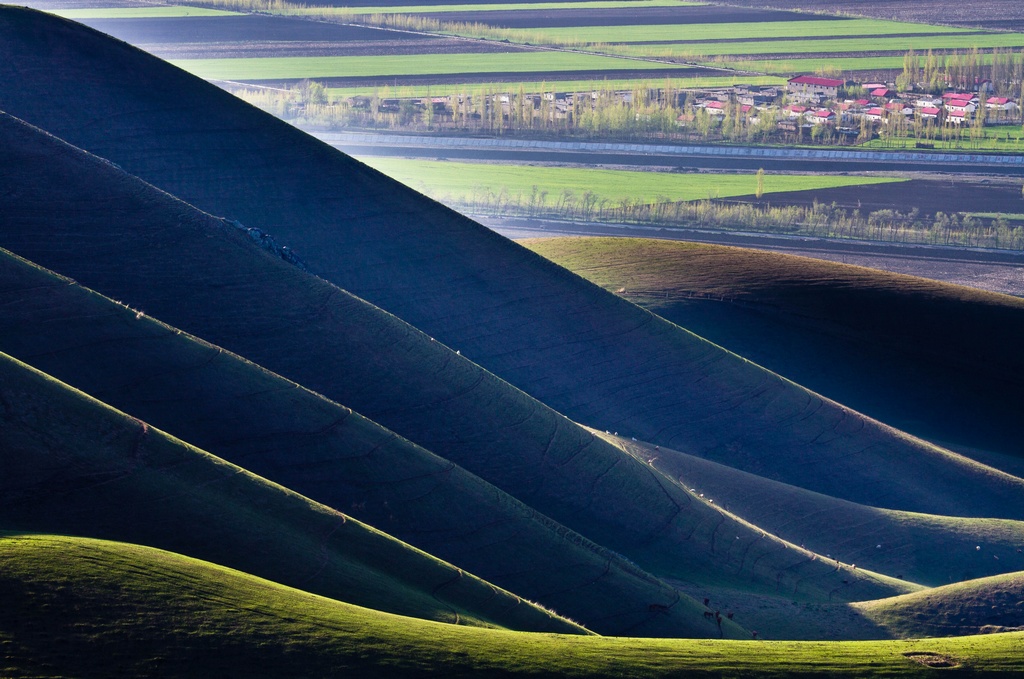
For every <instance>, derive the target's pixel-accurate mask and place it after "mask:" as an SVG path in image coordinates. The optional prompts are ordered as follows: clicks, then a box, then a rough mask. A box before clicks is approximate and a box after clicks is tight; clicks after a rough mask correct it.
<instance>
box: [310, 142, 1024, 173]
mask: <svg viewBox="0 0 1024 679" xmlns="http://www.w3.org/2000/svg"><path fill="white" fill-rule="evenodd" d="M314 135H315V136H316V137H317V138H319V139H321V140H322V141H325V142H327V143H328V144H331V145H332V146H334V147H335V148H338V149H341V150H342V151H345V152H346V153H349V154H351V155H354V156H408V157H421V158H449V159H467V160H469V159H476V160H505V161H522V162H562V163H585V164H594V165H638V166H645V165H646V166H659V167H666V166H668V167H673V166H676V167H695V168H707V169H735V170H741V169H742V170H756V169H758V168H762V167H763V168H764V169H766V170H776V171H778V170H791V171H803V172H807V171H811V172H879V171H883V172H884V171H900V172H944V173H952V174H992V175H1004V176H1005V175H1010V176H1024V154H1021V155H1014V154H992V153H989V154H986V153H972V154H955V153H943V152H923V151H901V152H891V153H889V152H883V151H862V150H849V149H806V148H763V147H756V146H713V145H688V146H683V145H666V144H613V143H599V142H560V141H547V140H529V139H500V138H499V139H494V138H475V137H432V136H425V135H399V134H375V133H362V132H316V133H314Z"/></svg>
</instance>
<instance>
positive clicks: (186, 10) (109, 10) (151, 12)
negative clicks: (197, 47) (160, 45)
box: [50, 5, 238, 21]
mask: <svg viewBox="0 0 1024 679" xmlns="http://www.w3.org/2000/svg"><path fill="white" fill-rule="evenodd" d="M50 14H56V15H57V16H59V17H64V18H65V19H74V20H75V21H80V20H82V19H167V18H177V17H217V16H231V15H235V14H238V12H231V11H227V10H220V9H207V8H205V7H182V6H179V5H170V6H167V7H86V8H81V9H54V10H50Z"/></svg>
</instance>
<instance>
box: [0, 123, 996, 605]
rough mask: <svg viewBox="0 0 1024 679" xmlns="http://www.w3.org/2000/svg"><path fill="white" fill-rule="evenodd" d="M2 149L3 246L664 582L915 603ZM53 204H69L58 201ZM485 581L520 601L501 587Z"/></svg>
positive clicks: (81, 175) (497, 387)
mask: <svg viewBox="0 0 1024 679" xmlns="http://www.w3.org/2000/svg"><path fill="white" fill-rule="evenodd" d="M0 139H3V141H4V142H5V143H4V145H2V146H0V162H9V163H10V165H9V166H10V167H17V168H19V170H18V172H17V173H12V175H11V176H10V177H4V180H6V184H4V183H0V193H3V194H5V195H8V196H12V198H10V199H9V200H7V201H5V202H4V203H0V205H2V207H3V209H4V210H5V214H6V215H7V217H8V218H9V221H8V224H9V227H10V228H8V229H6V230H4V231H3V232H0V245H3V244H8V245H11V246H12V248H13V249H14V250H15V251H17V252H20V253H22V254H25V255H27V256H29V257H31V258H32V259H33V260H37V261H39V262H40V263H41V264H43V265H45V266H49V267H52V268H53V269H54V270H57V271H60V272H61V273H63V274H65V275H70V276H72V277H73V278H75V279H77V280H78V281H79V282H81V283H83V284H86V285H90V286H95V287H96V288H97V289H99V290H100V291H102V292H105V293H107V294H110V295H112V296H114V297H116V298H118V299H121V300H124V301H126V302H128V303H130V304H131V305H132V306H134V307H136V308H139V309H143V310H145V311H146V312H147V313H152V314H153V315H154V316H155V317H157V318H161V319H164V320H167V321H169V322H172V323H173V324H174V325H176V326H178V327H181V328H183V329H185V330H187V331H189V332H193V333H195V334H196V335H198V336H202V337H204V338H205V339H208V340H211V341H214V342H216V343H217V344H220V345H222V346H225V347H226V348H229V349H232V350H237V351H238V352H239V353H240V354H242V355H243V356H245V357H247V358H249V359H250V360H255V361H257V362H259V363H260V364H261V365H264V366H266V367H267V368H270V369H272V370H275V371H277V372H279V373H281V374H284V375H286V376H288V377H291V378H292V379H295V380H296V381H298V382H300V383H302V384H303V385H304V386H307V387H313V388H314V389H316V390H317V391H319V392H321V393H323V394H324V395H326V396H329V397H332V398H334V399H336V400H337V401H340V402H344V403H347V404H359V405H360V406H361V407H360V410H365V409H369V410H370V411H372V412H373V413H374V418H373V419H375V420H381V421H385V422H388V426H389V428H390V429H392V430H393V431H395V432H396V433H399V434H402V435H405V436H408V437H409V438H410V439H413V440H414V441H416V442H417V443H421V444H423V445H424V447H426V448H428V449H429V450H431V451H432V452H435V453H437V454H439V455H442V456H443V457H445V458H447V459H448V460H449V461H450V462H454V463H456V464H458V465H460V466H462V467H463V468H465V469H467V470H468V471H470V472H473V473H474V474H476V475H478V476H480V477H481V478H483V479H484V480H486V481H489V482H490V483H493V484H494V485H495V486H497V487H498V488H501V489H502V490H504V491H505V492H507V493H509V494H510V495H512V496H514V497H515V498H516V499H517V500H519V501H521V502H523V503H525V504H527V505H529V506H530V507H531V508H533V509H535V510H537V511H539V512H541V513H543V514H545V515H547V516H548V517H550V518H552V519H554V520H555V521H558V522H559V523H561V524H562V525H565V526H567V527H568V528H570V529H573V530H575V531H577V532H578V533H579V534H581V535H582V536H584V537H586V538H588V539H589V540H591V541H592V542H594V543H597V544H600V545H602V546H603V547H605V548H608V549H611V550H613V551H614V552H618V553H620V554H624V555H625V556H627V557H628V558H629V559H631V560H633V561H634V562H636V563H637V564H639V565H640V567H641V568H643V569H645V570H647V571H648V572H650V573H652V574H653V575H655V576H658V577H674V578H681V579H689V580H697V581H707V582H719V583H721V584H730V585H732V586H736V587H740V588H756V589H760V590H769V591H776V590H778V589H783V590H786V591H790V592H792V594H793V596H794V597H798V598H809V599H812V600H826V599H833V598H839V599H844V600H852V599H871V598H878V597H880V596H889V595H892V594H895V593H902V592H904V591H907V588H908V585H907V584H906V583H901V582H898V581H895V580H887V579H885V578H882V577H879V576H878V575H875V574H871V573H867V572H862V573H859V574H855V575H856V577H851V576H850V574H849V573H843V572H840V571H837V570H836V569H834V568H831V567H829V566H827V565H825V564H823V563H820V562H815V561H814V560H813V558H812V555H811V554H809V553H806V552H803V551H794V550H792V549H790V548H789V546H788V545H786V544H785V543H783V542H781V541H778V540H766V539H763V536H762V532H761V531H759V530H756V529H754V528H753V527H751V526H749V525H747V524H744V523H742V522H739V521H737V520H736V519H735V518H734V517H730V516H727V515H724V514H723V513H722V512H721V511H719V510H718V509H717V508H714V507H709V506H708V505H707V504H706V503H703V502H700V501H698V500H697V499H696V498H695V497H693V496H692V495H690V494H688V493H687V492H686V491H685V490H683V489H681V488H679V487H678V486H676V485H674V484H672V483H670V482H668V480H667V479H664V478H663V477H662V476H661V475H659V474H658V473H656V472H654V471H653V470H651V469H650V468H649V467H647V466H646V465H644V464H641V463H639V462H638V461H636V460H635V459H633V458H632V457H630V456H628V455H625V454H623V453H622V451H620V450H619V449H617V448H616V447H614V446H612V445H610V444H608V443H606V442H605V441H603V440H601V439H600V438H598V437H595V436H594V435H592V434H591V433H590V432H589V431H586V430H585V429H583V428H582V427H580V426H578V425H577V424H575V423H573V422H572V421H571V420H569V419H567V418H565V417H564V416H562V415H559V414H558V413H556V412H554V411H552V410H551V409H550V408H547V407H546V406H544V405H543V404H541V403H539V402H537V401H535V400H534V399H532V398H530V397H529V396H528V395H526V394H524V393H522V392H521V391H518V390H516V389H514V388H512V387H510V386H509V385H508V384H507V383H505V382H503V381H501V380H500V379H498V378H497V377H495V376H494V375H492V374H490V373H488V372H486V371H484V370H482V369H481V368H480V367H479V366H477V365H476V364H474V363H472V362H470V361H469V360H467V359H466V358H465V357H463V356H460V355H459V354H458V353H456V352H453V351H451V350H450V349H448V348H447V347H445V346H444V345H443V344H441V343H440V342H437V341H435V340H433V339H431V338H429V337H427V336H426V335H424V334H423V333H421V332H419V331H417V330H416V329H415V328H412V327H410V326H409V325H407V324H405V323H403V322H402V321H400V320H398V319H397V318H395V317H394V316H391V315H389V314H387V313H384V312H382V311H381V310H380V309H377V308H376V307H373V306H371V305H369V304H367V303H365V302H363V301H362V300H359V299H358V298H355V297H353V296H351V295H349V294H348V293H345V292H344V291H342V290H339V289H338V288H336V287H334V286H332V285H330V284H329V283H327V282H325V281H323V280H322V279H320V278H317V277H315V276H311V275H310V274H308V273H306V272H304V271H303V270H302V269H301V268H300V267H298V266H294V265H292V264H290V263H287V262H285V261H283V260H282V259H281V257H280V256H278V255H277V254H272V253H271V252H268V251H267V250H266V249H264V248H260V247H257V246H256V245H255V244H254V243H253V242H252V240H251V236H252V233H251V232H250V233H249V235H245V234H243V233H242V231H240V230H239V229H237V228H234V227H228V226H225V224H224V222H223V221H222V220H219V219H215V218H213V217H210V216H209V215H206V214H203V213H200V212H198V211H196V210H194V209H193V208H191V207H190V206H188V205H187V204H185V203H182V202H181V201H178V200H176V199H174V198H173V197H171V196H168V195H167V194H164V193H162V192H159V191H156V190H154V189H153V188H152V187H150V186H148V185H147V184H144V183H143V182H141V181H139V180H138V179H137V178H135V177H132V176H130V175H127V174H125V173H124V172H123V171H121V170H119V169H117V168H116V167H113V166H112V165H110V164H109V163H107V162H104V161H102V160H100V159H98V158H95V157H93V156H89V155H88V154H85V153H83V152H82V151H80V150H78V149H75V148H73V147H70V146H68V145H67V144H65V143H63V142H60V141H59V140H57V139H55V138H53V137H51V136H49V135H45V134H43V133H41V132H39V131H38V130H35V129H34V128H32V127H30V126H28V125H26V124H24V123H22V122H20V121H17V120H15V119H12V118H10V117H9V116H4V115H0ZM44 161H45V162H44ZM0 181H2V180H0ZM51 186H61V187H62V191H61V192H60V194H59V196H54V195H52V192H51V191H50V189H49V187H51ZM125 225H127V227H126V226H125ZM90 327H91V324H90ZM388 473H389V474H390V473H391V472H390V471H389V472H388ZM286 478H287V477H283V476H280V475H279V474H275V478H274V479H273V480H275V481H279V482H282V483H284V482H285V481H286ZM992 490H996V489H995V488H994V487H992ZM996 492H998V491H996ZM314 499H317V500H321V499H322V498H320V497H318V496H317V497H315V498H314ZM726 533H728V534H731V535H733V536H734V538H737V539H734V540H729V541H728V542H727V544H728V545H729V548H728V549H726V550H722V549H721V548H720V547H716V539H717V537H718V536H720V535H722V534H726ZM481 556H482V557H485V558H486V557H487V555H486V554H482V555H481ZM474 563H479V562H474ZM503 567H507V566H506V565H505V564H501V563H492V565H491V568H498V569H501V568H503ZM474 570H475V571H476V572H481V573H484V576H483V577H486V578H487V579H489V580H494V581H497V582H499V583H502V584H503V583H504V580H503V578H502V577H501V575H500V570H499V572H498V573H495V572H494V571H491V570H487V567H486V565H485V564H482V563H481V564H480V568H474ZM844 581H845V582H844ZM652 603H655V602H652ZM648 617H649V616H648ZM588 622H589V621H588Z"/></svg>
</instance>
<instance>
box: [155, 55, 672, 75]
mask: <svg viewBox="0 0 1024 679" xmlns="http://www.w3.org/2000/svg"><path fill="white" fill-rule="evenodd" d="M170 63H172V64H174V65H175V66H178V67H179V68H182V69H184V70H186V71H188V72H189V73H192V74H193V75H196V76H199V77H200V78H206V79H219V80H281V79H287V78H332V77H338V78H341V77H345V78H355V77H362V76H408V75H450V74H458V73H546V72H549V71H608V72H609V73H613V72H615V71H624V70H629V71H645V70H661V71H663V70H666V69H668V70H671V69H672V68H673V67H672V66H671V65H666V64H656V63H650V62H642V61H633V60H623V59H616V58H615V57H605V56H597V55H592V54H575V53H570V52H558V53H552V52H522V51H511V50H510V51H509V52H505V53H500V54H444V55H435V54H392V55H383V56H373V57H256V58H231V59H171V60H170Z"/></svg>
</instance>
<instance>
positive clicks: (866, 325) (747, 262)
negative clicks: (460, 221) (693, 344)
mask: <svg viewBox="0 0 1024 679" xmlns="http://www.w3.org/2000/svg"><path fill="white" fill-rule="evenodd" d="M527 245H528V247H530V248H531V249H532V250H534V251H535V252H537V253H539V254H541V255H544V256H545V257H548V258H550V259H551V260H552V261H554V262H556V263H558V264H561V265H562V266H565V267H567V268H569V269H570V270H572V271H575V272H576V273H579V274H580V275H582V276H584V277H586V278H587V279H588V280H590V281H592V282H594V283H596V284H598V285H600V286H602V287H603V288H605V289H607V290H613V291H614V290H623V291H624V292H623V294H624V295H625V296H626V297H627V298H628V299H630V300H631V301H634V302H636V303H637V304H640V305H642V306H644V307H645V308H647V309H650V310H651V311H653V312H655V313H657V314H659V315H660V316H662V317H664V318H666V319H668V320H670V321H672V322H674V323H678V324H679V325H681V326H683V327H685V328H688V329H690V330H693V331H694V332H696V333H698V334H699V335H701V336H703V337H707V338H708V339H710V340H712V341H714V342H716V343H718V344H721V345H722V346H724V347H726V348H728V349H730V350H732V351H735V352H736V353H738V354H740V355H742V356H746V357H747V358H749V359H751V360H753V361H755V362H756V363H759V364H760V365H763V366H766V367H767V368H770V369H771V370H774V371H776V372H778V373H780V374H782V375H784V376H786V377H788V378H791V379H793V380H794V381H796V382H798V383H800V384H802V385H804V386H806V387H809V388H811V389H813V390H815V391H817V392H818V393H820V394H824V395H825V396H828V397H830V398H833V399H835V400H837V401H839V402H841V403H843V404H845V405H848V406H850V407H853V408H855V409H857V410H860V411H861V412H863V413H866V414H868V415H871V416H873V417H876V418H878V419H880V420H882V421H884V422H886V423H888V424H891V425H893V426H895V427H898V428H901V429H903V430H905V431H908V432H912V433H914V434H917V435H919V436H923V437H925V438H929V439H932V440H935V441H937V442H940V443H941V442H945V443H947V444H958V445H959V446H963V447H965V448H968V449H969V448H984V449H987V450H989V451H994V452H997V453H1002V454H1010V455H1016V456H1018V457H1021V456H1024V419H1022V418H1021V417H1020V413H1019V403H1020V402H1021V401H1022V400H1024V359H1022V357H1021V353H1020V350H1019V349H1020V346H1021V343H1022V342H1024V300H1021V299H1017V298H1015V297H1010V296H1007V295H999V294H995V293H990V292H984V291H980V290H973V289H970V288H965V287H962V286H956V285H950V284H947V283H939V282H936V281H930V280H926V279H923V278H915V277H912V276H903V275H899V274H891V273H885V272H880V271H875V270H871V269H866V268H862V267H855V266H849V265H844V264H838V263H834V262H826V261H821V260H813V259H808V258H804V257H795V256H792V255H783V254H778V253H770V252H762V251H756V250H744V249H741V248H731V247H725V246H717V245H704V244H696V243H679V242H670V241H657V240H647V239H611V238H580V239H576V238H573V239H554V240H537V241H532V242H529V243H528V244H527Z"/></svg>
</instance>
